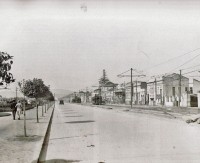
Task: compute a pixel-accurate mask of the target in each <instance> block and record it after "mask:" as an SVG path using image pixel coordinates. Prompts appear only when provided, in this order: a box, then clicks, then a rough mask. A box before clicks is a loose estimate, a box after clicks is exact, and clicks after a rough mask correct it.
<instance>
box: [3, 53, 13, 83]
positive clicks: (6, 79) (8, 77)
mask: <svg viewBox="0 0 200 163" xmlns="http://www.w3.org/2000/svg"><path fill="white" fill-rule="evenodd" d="M12 59H13V56H10V55H9V54H7V53H6V52H0V85H4V84H10V83H12V82H15V79H13V75H12V73H10V72H9V71H10V70H11V65H12V64H13V61H12Z"/></svg>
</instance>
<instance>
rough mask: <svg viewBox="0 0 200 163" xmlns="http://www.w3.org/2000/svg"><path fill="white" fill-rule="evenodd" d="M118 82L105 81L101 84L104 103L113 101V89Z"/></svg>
mask: <svg viewBox="0 0 200 163" xmlns="http://www.w3.org/2000/svg"><path fill="white" fill-rule="evenodd" d="M117 85H118V84H115V83H113V82H111V81H109V82H106V83H105V84H102V85H101V86H100V91H101V96H102V100H103V101H105V102H106V103H114V100H113V99H114V91H115V90H116V86H117Z"/></svg>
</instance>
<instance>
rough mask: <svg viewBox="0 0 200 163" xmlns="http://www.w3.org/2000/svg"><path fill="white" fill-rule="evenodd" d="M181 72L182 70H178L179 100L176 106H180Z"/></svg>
mask: <svg viewBox="0 0 200 163" xmlns="http://www.w3.org/2000/svg"><path fill="white" fill-rule="evenodd" d="M181 74H182V71H181V70H180V76H179V102H178V104H179V105H178V106H179V107H180V106H181Z"/></svg>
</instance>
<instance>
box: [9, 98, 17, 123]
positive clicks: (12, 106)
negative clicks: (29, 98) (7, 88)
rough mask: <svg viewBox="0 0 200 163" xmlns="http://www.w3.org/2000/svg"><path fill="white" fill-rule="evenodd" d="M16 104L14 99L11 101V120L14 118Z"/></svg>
mask: <svg viewBox="0 0 200 163" xmlns="http://www.w3.org/2000/svg"><path fill="white" fill-rule="evenodd" d="M16 104H17V102H16V100H13V101H11V105H10V108H11V110H12V115H13V120H15V115H16V112H17V108H16Z"/></svg>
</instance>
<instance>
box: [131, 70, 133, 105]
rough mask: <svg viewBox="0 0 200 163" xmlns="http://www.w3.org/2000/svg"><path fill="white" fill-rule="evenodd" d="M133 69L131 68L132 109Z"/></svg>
mask: <svg viewBox="0 0 200 163" xmlns="http://www.w3.org/2000/svg"><path fill="white" fill-rule="evenodd" d="M132 78H133V69H132V68H131V108H132V107H133V79H132Z"/></svg>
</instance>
